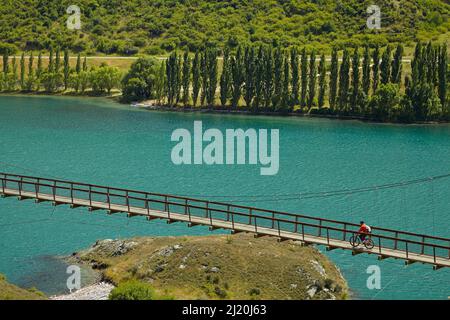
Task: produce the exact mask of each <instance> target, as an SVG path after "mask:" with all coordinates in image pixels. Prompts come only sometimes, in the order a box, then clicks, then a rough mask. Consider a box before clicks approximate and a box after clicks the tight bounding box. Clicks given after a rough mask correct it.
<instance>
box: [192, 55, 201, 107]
mask: <svg viewBox="0 0 450 320" xmlns="http://www.w3.org/2000/svg"><path fill="white" fill-rule="evenodd" d="M200 77H201V75H200V53H199V52H198V51H197V52H196V53H195V57H194V61H193V62H192V104H193V106H194V107H196V106H197V101H198V96H199V93H200V87H201V82H200Z"/></svg>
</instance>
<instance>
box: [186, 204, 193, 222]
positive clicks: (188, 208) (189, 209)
mask: <svg viewBox="0 0 450 320" xmlns="http://www.w3.org/2000/svg"><path fill="white" fill-rule="evenodd" d="M186 210H187V214H188V216H189V222H192V215H191V207H190V205H189V202H188V200H187V199H186Z"/></svg>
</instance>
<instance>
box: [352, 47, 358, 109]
mask: <svg viewBox="0 0 450 320" xmlns="http://www.w3.org/2000/svg"><path fill="white" fill-rule="evenodd" d="M359 63H360V59H359V52H358V47H356V48H355V51H354V53H353V58H352V94H351V97H350V108H351V111H352V112H355V111H356V110H358V108H359V103H358V96H359Z"/></svg>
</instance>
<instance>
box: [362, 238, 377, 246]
mask: <svg viewBox="0 0 450 320" xmlns="http://www.w3.org/2000/svg"><path fill="white" fill-rule="evenodd" d="M364 246H365V247H366V248H367V249H373V247H374V246H375V244H374V243H373V240H372V239H370V238H369V239H367V240H366V241H364Z"/></svg>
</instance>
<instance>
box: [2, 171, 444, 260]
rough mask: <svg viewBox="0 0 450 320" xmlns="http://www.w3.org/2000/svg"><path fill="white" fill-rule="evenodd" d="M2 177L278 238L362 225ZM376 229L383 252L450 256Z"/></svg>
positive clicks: (343, 233)
mask: <svg viewBox="0 0 450 320" xmlns="http://www.w3.org/2000/svg"><path fill="white" fill-rule="evenodd" d="M0 180H1V188H2V189H0V191H2V192H3V193H5V189H13V190H17V191H18V192H19V195H20V194H22V193H23V192H28V193H33V194H34V195H35V197H36V198H37V197H38V195H39V194H46V195H50V196H51V198H52V199H53V200H54V201H56V200H57V198H58V197H65V198H68V199H70V201H69V202H71V203H74V200H75V199H83V200H85V201H87V202H88V205H89V206H92V207H95V206H96V203H103V204H107V205H108V208H109V209H111V207H115V206H121V208H122V209H123V210H122V211H125V212H129V211H130V209H131V208H140V209H144V210H146V215H150V214H151V211H152V210H158V211H163V212H166V213H167V214H168V218H169V219H170V214H171V213H172V214H175V213H177V214H184V215H186V216H187V217H188V218H189V221H190V220H191V218H192V217H203V218H208V219H209V220H210V224H211V225H213V221H224V222H228V223H231V227H232V228H234V224H245V225H248V226H251V227H252V228H253V229H254V232H255V233H260V232H261V230H263V228H268V229H272V230H276V232H278V234H279V235H280V237H281V235H282V233H284V232H290V233H293V234H299V235H301V236H302V238H303V239H304V237H308V236H310V237H311V236H312V237H318V238H322V239H326V242H327V244H330V242H331V241H336V240H338V241H348V239H349V237H350V236H351V235H353V234H355V232H357V230H358V228H359V225H357V224H354V223H349V222H343V221H337V220H331V219H322V218H316V217H311V216H306V215H300V214H292V213H286V212H280V211H274V210H266V209H261V208H255V207H248V206H242V205H232V204H228V203H222V202H215V201H205V200H199V199H194V198H188V197H181V196H173V195H167V194H158V193H150V192H143V191H136V190H129V189H121V188H113V187H106V186H99V185H92V184H86V183H79V182H72V181H65V180H56V179H47V178H39V177H31V176H22V175H15V174H8V173H0ZM372 231H373V234H372V238H373V240H374V243H375V245H376V246H377V247H376V249H377V250H378V251H379V253H380V254H381V251H382V249H392V250H397V251H403V252H404V253H405V255H406V256H408V255H409V254H412V253H415V254H423V255H428V256H432V257H434V261H435V262H436V259H437V258H445V259H449V258H450V239H447V238H442V237H435V236H429V235H423V234H417V233H411V232H406V231H398V230H392V229H386V228H380V227H372Z"/></svg>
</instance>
